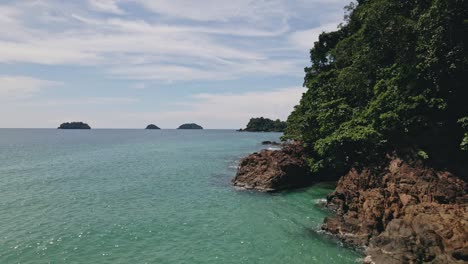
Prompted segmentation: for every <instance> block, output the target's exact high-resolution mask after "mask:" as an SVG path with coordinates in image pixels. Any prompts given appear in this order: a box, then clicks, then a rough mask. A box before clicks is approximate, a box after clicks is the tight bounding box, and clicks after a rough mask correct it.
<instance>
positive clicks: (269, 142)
mask: <svg viewBox="0 0 468 264" xmlns="http://www.w3.org/2000/svg"><path fill="white" fill-rule="evenodd" d="M262 145H272V146H280V145H281V143H279V142H276V141H269V140H266V141H262Z"/></svg>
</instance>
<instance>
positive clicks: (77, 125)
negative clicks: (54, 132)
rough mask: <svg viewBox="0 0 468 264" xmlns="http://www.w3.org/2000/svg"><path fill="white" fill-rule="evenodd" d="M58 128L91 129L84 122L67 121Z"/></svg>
mask: <svg viewBox="0 0 468 264" xmlns="http://www.w3.org/2000/svg"><path fill="white" fill-rule="evenodd" d="M58 129H91V127H90V126H89V125H88V124H86V123H83V122H67V123H62V124H61V125H60V126H59V127H58Z"/></svg>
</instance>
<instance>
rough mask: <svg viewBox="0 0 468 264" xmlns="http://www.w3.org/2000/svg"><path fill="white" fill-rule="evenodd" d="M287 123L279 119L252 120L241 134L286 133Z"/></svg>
mask: <svg viewBox="0 0 468 264" xmlns="http://www.w3.org/2000/svg"><path fill="white" fill-rule="evenodd" d="M285 129H286V122H284V121H281V120H279V119H276V120H271V119H269V118H264V117H259V118H251V119H250V121H249V123H248V124H247V127H246V128H245V129H239V130H237V131H241V132H284V130H285Z"/></svg>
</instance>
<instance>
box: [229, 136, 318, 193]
mask: <svg viewBox="0 0 468 264" xmlns="http://www.w3.org/2000/svg"><path fill="white" fill-rule="evenodd" d="M309 171H310V170H309V168H308V166H307V162H306V161H305V157H304V149H303V148H302V146H301V145H300V144H287V145H284V146H283V148H282V149H281V150H262V151H260V152H256V153H253V154H250V155H249V156H247V157H246V158H244V159H242V160H241V161H240V164H239V168H238V170H237V175H236V177H235V178H234V179H233V181H232V182H233V184H234V186H236V187H239V188H242V189H255V190H258V191H263V192H272V191H278V190H282V189H286V188H297V187H304V186H307V185H310V184H311V183H312V182H313V178H312V177H311V175H310V174H309Z"/></svg>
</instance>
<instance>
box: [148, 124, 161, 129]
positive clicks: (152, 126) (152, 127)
mask: <svg viewBox="0 0 468 264" xmlns="http://www.w3.org/2000/svg"><path fill="white" fill-rule="evenodd" d="M146 129H160V128H159V127H158V126H157V125H155V124H149V125H147V126H146Z"/></svg>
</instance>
